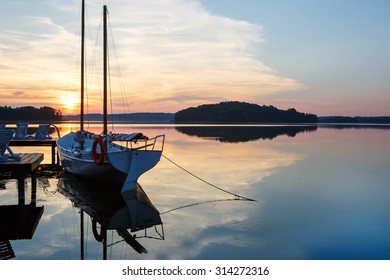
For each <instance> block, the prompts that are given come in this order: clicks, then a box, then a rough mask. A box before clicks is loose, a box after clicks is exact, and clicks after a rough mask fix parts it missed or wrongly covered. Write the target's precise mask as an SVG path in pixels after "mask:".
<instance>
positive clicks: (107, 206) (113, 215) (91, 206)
mask: <svg viewBox="0 0 390 280" xmlns="http://www.w3.org/2000/svg"><path fill="white" fill-rule="evenodd" d="M118 189H119V190H120V186H119V188H118ZM58 191H59V192H60V193H61V194H63V195H64V196H66V197H67V198H68V199H70V200H71V201H72V203H73V205H74V207H77V208H79V209H80V210H81V211H80V229H81V231H80V242H81V245H80V248H81V254H80V258H81V259H84V253H83V250H84V247H85V245H84V244H83V242H84V213H85V214H87V215H88V216H89V217H90V218H91V220H92V224H91V227H92V233H93V236H94V238H95V239H96V241H97V242H102V243H103V259H107V248H108V247H110V246H112V245H113V243H112V244H108V243H107V241H108V240H107V232H108V231H115V232H116V233H117V234H118V236H119V237H120V238H122V241H124V242H126V243H127V244H128V245H130V246H131V247H132V248H133V249H134V250H135V251H136V252H138V253H140V254H142V253H147V252H148V251H147V249H146V248H144V247H143V246H142V245H141V244H140V243H139V242H138V241H137V239H138V238H155V239H161V240H163V239H164V229H163V223H162V220H161V217H160V213H159V211H158V210H157V209H156V208H155V207H154V205H153V204H152V202H151V201H150V199H149V198H148V196H147V195H146V193H145V192H144V190H143V189H142V187H141V186H140V185H139V184H138V185H137V190H136V192H135V193H134V196H132V197H130V198H124V197H123V196H122V194H121V192H120V191H118V190H116V189H115V188H114V190H110V189H109V188H107V186H105V185H102V184H100V183H99V182H91V181H86V180H83V179H81V178H78V177H75V176H72V175H70V174H68V173H63V174H61V176H60V178H59V180H58ZM151 229H152V233H153V234H151ZM136 232H137V234H138V235H136V234H133V233H136ZM117 242H121V241H116V242H115V243H117Z"/></svg>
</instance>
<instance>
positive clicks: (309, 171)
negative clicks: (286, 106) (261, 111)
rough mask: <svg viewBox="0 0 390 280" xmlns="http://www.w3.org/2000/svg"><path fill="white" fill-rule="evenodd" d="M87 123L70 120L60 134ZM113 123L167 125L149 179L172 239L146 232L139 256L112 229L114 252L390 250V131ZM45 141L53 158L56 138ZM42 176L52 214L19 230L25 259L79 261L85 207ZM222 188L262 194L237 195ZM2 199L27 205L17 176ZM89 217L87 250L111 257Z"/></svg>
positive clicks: (340, 253) (370, 255)
mask: <svg viewBox="0 0 390 280" xmlns="http://www.w3.org/2000/svg"><path fill="white" fill-rule="evenodd" d="M77 129H78V127H77V124H64V125H63V126H62V125H61V134H62V135H64V134H65V133H67V132H69V131H72V130H73V131H74V130H77ZM89 129H90V130H93V131H94V132H99V131H100V126H99V125H97V124H94V125H91V127H90V128H89ZM115 130H116V132H119V131H121V132H133V131H139V132H142V133H144V134H145V135H150V136H153V135H155V134H161V133H164V134H166V144H165V149H164V152H163V155H164V156H163V157H162V158H161V161H160V162H159V164H158V165H157V166H156V167H154V168H153V169H152V170H150V171H149V172H147V173H146V174H144V175H142V176H141V178H140V180H139V183H140V184H141V186H142V187H143V189H144V190H145V192H146V193H147V195H148V196H149V198H150V200H151V201H152V203H153V204H154V205H155V206H156V208H157V209H158V210H159V211H160V213H161V219H162V221H163V224H164V233H165V240H156V239H148V238H141V239H138V240H139V242H140V243H141V244H142V245H143V246H144V247H145V248H146V249H147V251H148V254H142V255H140V254H138V253H137V252H135V251H134V250H133V249H132V248H131V247H130V246H129V245H128V244H126V243H125V242H123V240H122V238H121V237H119V236H118V234H117V233H116V232H115V231H109V232H108V243H109V245H111V246H109V247H108V258H110V259H389V258H390V255H389V252H390V239H389V236H390V206H389V204H388V198H389V197H390V189H389V188H388V182H389V181H390V173H389V172H388V166H389V158H390V148H389V147H390V145H389V144H390V142H389V141H390V140H389V139H390V129H384V128H381V129H375V128H363V127H362V128H356V127H349V128H343V129H336V128H333V127H326V126H319V127H312V126H311V127H303V128H302V127H291V126H286V127H284V126H277V127H272V126H267V127H265V126H251V127H240V126H234V127H227V126H223V127H220V126H204V127H200V128H199V127H196V126H179V127H175V126H173V125H167V126H162V125H157V126H156V125H155V126H153V125H147V126H136V125H125V124H124V125H117V127H116V128H115ZM34 149H35V148H34ZM40 149H42V150H44V153H45V161H48V162H50V156H51V155H50V148H46V147H44V148H40ZM13 150H14V152H28V151H30V152H31V147H25V148H21V147H14V148H13ZM34 151H38V149H37V150H34ZM171 161H173V162H174V163H176V164H177V165H179V166H180V167H181V168H183V169H185V170H187V171H188V172H186V171H184V170H183V169H180V168H179V167H177V166H176V165H174V164H173V163H172V162H171ZM189 172H190V173H191V174H190V173H189ZM195 176H198V177H199V178H201V179H202V180H204V181H206V183H205V182H204V181H201V180H199V178H196V177H195ZM38 179H39V180H38V190H37V206H41V205H43V206H44V214H43V215H42V217H41V219H40V221H39V224H38V226H37V228H36V231H35V233H34V237H33V239H31V240H30V239H27V240H18V241H15V240H11V244H12V247H13V250H14V251H15V255H16V258H17V259H79V258H80V209H79V208H78V207H79V206H78V205H77V203H76V204H75V201H73V202H72V201H70V200H69V198H68V197H66V196H64V195H63V194H62V193H60V192H59V191H58V190H57V183H58V178H57V177H56V176H54V177H50V178H47V177H45V176H43V177H40V178H38ZM26 183H27V190H26V203H29V202H30V198H29V195H30V190H31V183H30V181H29V180H26ZM214 186H217V187H218V188H222V189H223V190H226V191H228V192H230V193H234V194H237V195H241V196H244V197H248V198H251V199H254V200H256V201H244V200H235V196H234V195H232V194H230V193H227V192H224V191H221V190H220V189H217V188H215V187H214ZM0 202H1V204H2V205H12V204H15V203H17V191H16V182H15V181H12V180H10V181H5V186H4V187H3V188H2V189H1V190H0ZM84 216H85V217H84V219H85V227H84V228H85V233H84V236H85V248H86V253H85V255H86V258H88V259H101V258H102V248H103V245H102V243H99V242H97V241H96V240H95V239H94V237H93V234H92V230H91V219H90V218H89V216H88V215H86V214H84Z"/></svg>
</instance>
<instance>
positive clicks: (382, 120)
mask: <svg viewBox="0 0 390 280" xmlns="http://www.w3.org/2000/svg"><path fill="white" fill-rule="evenodd" d="M174 115H175V114H174V113H132V114H115V115H109V116H108V120H109V121H112V122H114V123H118V124H120V123H128V124H178V125H179V124H181V125H193V124H195V125H196V124H199V125H229V124H232V125H261V124H264V125H267V124H268V125H270V124H271V125H272V124H275V125H283V124H284V123H272V122H261V123H260V122H231V121H229V122H182V123H175V122H174ZM79 120H80V116H79V115H65V116H63V117H62V120H7V119H5V118H4V117H3V116H2V117H0V123H3V124H16V123H18V122H28V123H29V124H41V123H53V124H56V123H78V122H79ZM102 120H103V115H102V114H87V115H85V121H86V122H90V123H101V122H102ZM285 124H286V125H294V124H305V123H285ZM310 124H311V125H315V124H346V125H363V124H390V116H377V117H361V116H358V117H349V116H320V117H318V122H317V123H310Z"/></svg>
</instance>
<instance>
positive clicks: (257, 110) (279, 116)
mask: <svg viewBox="0 0 390 280" xmlns="http://www.w3.org/2000/svg"><path fill="white" fill-rule="evenodd" d="M174 121H175V123H316V122H317V116H316V115H313V114H307V113H300V112H298V111H297V110H296V109H294V108H290V109H288V110H280V109H278V108H276V107H274V106H272V105H271V106H265V105H263V106H260V105H257V104H250V103H245V102H238V101H230V102H221V103H219V104H206V105H200V106H198V107H196V108H195V107H190V108H187V109H184V110H181V111H179V112H177V113H176V114H175V117H174Z"/></svg>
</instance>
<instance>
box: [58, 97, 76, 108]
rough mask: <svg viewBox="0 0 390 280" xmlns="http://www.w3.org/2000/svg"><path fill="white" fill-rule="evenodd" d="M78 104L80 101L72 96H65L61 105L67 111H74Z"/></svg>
mask: <svg viewBox="0 0 390 280" xmlns="http://www.w3.org/2000/svg"><path fill="white" fill-rule="evenodd" d="M77 103H78V99H77V98H75V97H72V96H64V97H63V98H62V100H61V104H62V105H63V107H64V108H65V109H67V110H73V109H74V108H75V106H76V105H77Z"/></svg>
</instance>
